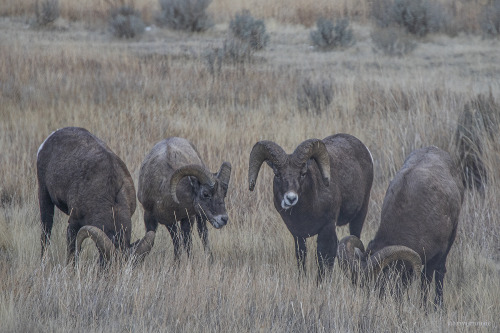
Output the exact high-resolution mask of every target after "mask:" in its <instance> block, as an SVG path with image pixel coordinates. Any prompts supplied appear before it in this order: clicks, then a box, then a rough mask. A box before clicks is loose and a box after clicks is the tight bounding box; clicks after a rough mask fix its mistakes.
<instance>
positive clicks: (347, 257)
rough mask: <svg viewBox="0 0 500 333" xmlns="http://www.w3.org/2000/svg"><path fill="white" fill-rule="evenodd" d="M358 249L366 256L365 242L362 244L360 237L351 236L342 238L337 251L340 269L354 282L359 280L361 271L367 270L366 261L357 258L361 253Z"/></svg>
mask: <svg viewBox="0 0 500 333" xmlns="http://www.w3.org/2000/svg"><path fill="white" fill-rule="evenodd" d="M356 249H358V250H359V251H361V254H362V255H364V253H365V246H364V245H363V242H361V240H360V239H359V238H358V237H356V236H353V235H350V236H346V237H344V238H342V240H341V241H340V242H339V245H338V250H337V258H338V261H339V266H340V268H341V269H342V271H343V272H344V273H345V274H346V275H348V276H350V277H351V278H352V279H353V281H355V280H356V279H357V276H358V275H359V272H360V271H365V270H366V261H364V260H362V259H363V258H359V257H358V258H357V256H356V253H357V252H358V253H359V251H358V250H356ZM360 259H361V260H360Z"/></svg>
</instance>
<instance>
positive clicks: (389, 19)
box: [371, 0, 450, 37]
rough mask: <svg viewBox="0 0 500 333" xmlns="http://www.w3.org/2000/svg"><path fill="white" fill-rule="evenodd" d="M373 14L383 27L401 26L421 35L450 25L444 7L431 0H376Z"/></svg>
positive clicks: (378, 24) (378, 23)
mask: <svg viewBox="0 0 500 333" xmlns="http://www.w3.org/2000/svg"><path fill="white" fill-rule="evenodd" d="M371 15H372V17H373V18H374V20H375V23H376V24H377V26H379V27H381V28H386V27H391V26H399V27H402V28H404V29H406V31H407V32H408V33H410V34H413V35H417V36H419V37H423V36H425V35H427V34H428V33H430V32H437V31H440V30H442V29H443V28H444V27H447V26H449V25H450V18H449V16H448V15H447V13H446V11H445V10H444V7H443V6H442V5H441V4H440V3H438V2H435V1H430V0H375V1H374V2H373V4H372V10H371Z"/></svg>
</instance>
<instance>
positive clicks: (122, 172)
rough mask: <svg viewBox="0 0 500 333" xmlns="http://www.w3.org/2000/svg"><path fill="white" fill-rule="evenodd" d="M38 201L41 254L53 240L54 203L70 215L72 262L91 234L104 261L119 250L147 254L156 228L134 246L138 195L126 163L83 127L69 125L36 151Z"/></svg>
mask: <svg viewBox="0 0 500 333" xmlns="http://www.w3.org/2000/svg"><path fill="white" fill-rule="evenodd" d="M37 177H38V199H39V203H40V215H41V222H42V236H41V243H42V251H41V254H42V258H43V256H44V253H45V251H46V247H47V244H48V243H49V241H50V234H51V232H52V224H53V222H54V206H57V208H59V209H60V210H61V211H63V212H64V213H65V214H66V215H69V220H68V228H67V234H66V238H67V251H68V257H67V262H68V263H70V262H74V257H75V250H77V254H78V252H79V250H80V247H81V244H82V242H83V240H84V239H85V238H87V237H91V238H92V239H93V240H94V242H95V243H96V246H97V248H98V250H99V255H100V256H99V258H100V262H101V264H104V263H105V261H106V260H109V259H110V257H111V255H112V254H113V253H114V252H115V248H119V249H120V250H121V251H123V252H124V253H125V254H126V255H127V256H135V257H137V258H142V257H144V256H145V255H146V254H147V253H149V251H150V250H151V247H152V246H153V243H154V238H155V234H154V232H148V233H147V234H146V236H145V237H144V238H143V239H142V240H140V241H137V242H136V243H134V244H132V245H131V244H130V237H131V231H132V220H131V217H132V214H133V213H134V211H135V206H136V199H135V188H134V182H133V180H132V177H131V176H130V173H129V172H128V170H127V167H126V166H125V163H123V161H122V160H121V159H120V158H119V157H118V156H117V155H115V153H113V152H112V151H111V149H109V148H108V146H107V145H106V144H105V143H104V142H103V141H101V140H100V139H98V138H97V137H95V136H94V135H92V134H91V133H90V132H88V131H87V130H85V129H83V128H78V127H66V128H62V129H59V130H57V131H55V132H53V133H52V134H51V135H49V136H48V137H47V139H45V141H44V142H43V143H42V145H41V146H40V148H39V149H38V154H37Z"/></svg>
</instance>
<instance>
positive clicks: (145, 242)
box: [132, 231, 156, 261]
mask: <svg viewBox="0 0 500 333" xmlns="http://www.w3.org/2000/svg"><path fill="white" fill-rule="evenodd" d="M155 236H156V234H155V232H154V231H148V232H147V233H146V235H145V236H144V237H143V238H142V239H141V240H140V241H138V242H136V243H135V244H134V246H133V248H132V255H133V256H135V257H136V258H137V259H138V260H139V261H142V260H143V259H144V257H146V255H148V253H149V252H151V249H152V248H153V245H154V244H155Z"/></svg>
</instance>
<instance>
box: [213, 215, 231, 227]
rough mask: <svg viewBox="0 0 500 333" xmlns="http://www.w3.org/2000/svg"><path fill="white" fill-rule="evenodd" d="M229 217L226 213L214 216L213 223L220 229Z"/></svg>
mask: <svg viewBox="0 0 500 333" xmlns="http://www.w3.org/2000/svg"><path fill="white" fill-rule="evenodd" d="M227 221H228V217H227V215H225V214H221V215H217V216H214V219H213V221H212V225H213V226H214V228H215V229H220V228H222V227H223V226H225V225H226V224H227Z"/></svg>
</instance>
